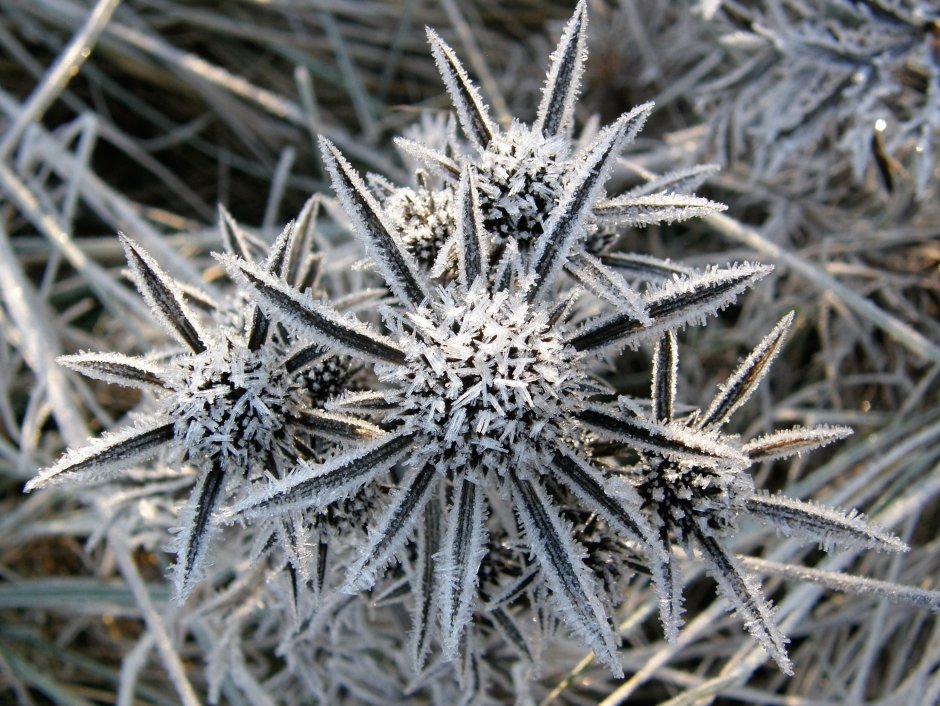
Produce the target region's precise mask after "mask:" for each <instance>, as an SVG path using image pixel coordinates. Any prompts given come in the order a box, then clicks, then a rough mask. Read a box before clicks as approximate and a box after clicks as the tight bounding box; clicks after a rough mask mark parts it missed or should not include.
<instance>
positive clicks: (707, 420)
mask: <svg viewBox="0 0 940 706" xmlns="http://www.w3.org/2000/svg"><path fill="white" fill-rule="evenodd" d="M792 323H793V314H792V313H791V314H788V315H787V316H786V317H784V319H783V320H782V321H780V322H779V323H778V324H777V325H776V326H775V327H774V329H773V330H772V331H771V332H770V333H769V334H767V336H766V337H765V338H764V340H763V341H761V342H760V343H759V344H758V345H757V346H756V347H755V348H754V350H753V351H751V353H750V354H749V355H748V356H747V357H746V358H745V359H744V361H742V362H741V364H740V365H739V366H738V368H737V369H736V370H735V371H734V372H733V373H732V374H731V376H730V377H729V378H728V380H727V381H725V383H724V384H723V385H722V386H721V387H720V389H719V391H718V393H717V394H716V395H715V397H714V398H713V399H712V401H711V403H710V404H709V405H708V407H706V408H705V410H704V411H701V410H694V411H692V412H691V413H689V414H687V415H684V416H683V417H681V418H679V417H677V416H676V414H675V411H674V405H675V398H676V381H677V372H678V365H679V357H678V342H677V340H676V337H675V335H674V334H673V333H668V334H667V335H666V336H664V337H663V338H662V339H660V341H659V342H658V343H657V345H656V348H655V351H654V354H653V380H652V394H651V405H650V409H649V418H650V419H651V420H653V421H657V422H660V423H667V424H678V425H682V426H685V427H686V428H688V429H689V430H691V431H695V432H696V433H699V434H705V435H709V436H711V437H712V438H714V439H715V440H721V441H722V442H723V443H726V444H734V441H733V440H732V439H730V438H726V437H724V436H723V435H722V434H721V428H722V427H723V426H724V425H725V424H726V423H727V422H728V421H729V420H730V418H731V416H732V415H733V414H734V412H735V411H736V410H737V409H738V408H740V407H741V406H742V405H743V404H744V403H745V402H747V400H748V399H749V398H750V397H751V395H752V394H753V393H754V391H755V390H756V389H757V386H758V384H759V383H760V381H761V379H762V378H763V377H764V376H765V375H766V374H767V372H768V371H769V369H770V366H771V364H772V362H773V360H774V358H775V357H776V355H777V352H778V351H779V350H780V347H781V345H782V344H783V340H784V338H785V336H786V332H787V330H788V329H789V328H790V325H791V324H792ZM850 433H851V430H850V429H848V428H846V427H835V426H819V427H795V428H792V429H786V430H782V431H778V432H774V433H771V434H767V435H765V436H761V437H759V438H757V439H754V440H753V441H749V442H747V443H745V444H743V445H742V446H741V447H740V449H741V452H742V454H743V455H744V457H745V459H746V463H744V464H742V465H740V466H735V467H724V468H722V467H718V466H714V465H712V466H705V465H702V464H699V463H695V462H688V461H684V460H678V461H677V460H676V459H674V458H668V457H664V456H662V455H661V454H655V453H654V454H650V453H648V452H641V454H640V456H641V460H640V462H639V463H637V464H636V465H635V466H633V467H631V468H629V469H627V471H626V472H627V474H628V476H629V477H630V478H631V480H632V483H633V485H634V487H635V488H636V491H637V493H638V494H639V495H640V497H641V498H642V499H643V509H644V513H645V514H647V515H648V516H649V517H650V522H651V524H652V525H653V526H654V527H656V528H657V530H658V532H659V534H660V537H661V538H662V540H663V544H664V545H665V546H667V547H669V546H671V545H672V542H674V541H675V542H678V543H679V544H680V545H681V546H683V547H685V548H686V551H691V549H692V548H693V547H697V548H698V549H699V551H700V552H701V556H702V558H703V559H704V561H705V563H706V565H707V566H708V569H709V572H710V573H711V575H712V577H713V578H714V579H715V581H716V583H717V584H718V588H719V590H720V591H721V593H722V595H724V596H725V597H726V598H727V599H728V600H729V601H730V602H731V604H732V605H733V606H734V609H735V611H736V612H737V614H738V615H739V616H740V617H741V618H742V619H743V620H744V623H745V625H746V626H747V629H748V631H749V632H750V633H751V634H752V635H753V636H754V637H755V638H756V639H757V640H758V641H759V642H760V643H761V645H762V646H763V647H764V649H765V650H766V651H767V654H769V655H770V656H772V657H773V658H774V660H775V661H776V662H777V664H778V665H779V666H780V668H781V669H782V670H784V671H785V672H787V673H788V674H792V668H791V665H790V661H789V658H788V657H787V653H786V647H785V643H786V638H785V637H784V636H783V635H782V634H781V632H780V631H779V629H778V628H777V626H776V624H775V623H774V619H773V614H772V610H771V607H770V604H769V602H768V601H767V600H766V599H765V598H764V597H763V595H762V594H761V591H760V587H759V586H758V585H757V583H756V579H755V578H754V577H752V576H749V575H748V574H747V572H746V571H744V569H743V568H742V567H741V565H740V562H739V561H738V560H737V559H736V558H735V556H734V554H733V553H731V552H730V551H728V549H727V548H726V547H725V546H723V544H722V538H724V537H728V536H731V535H733V534H734V532H735V530H736V528H737V523H738V518H739V517H740V516H743V515H749V516H752V517H754V518H756V519H757V520H759V521H761V522H763V523H766V524H767V525H769V526H771V527H773V528H775V529H776V530H777V531H779V532H781V533H783V534H785V535H787V536H789V535H791V534H795V535H798V536H801V537H804V538H808V539H810V540H814V541H817V542H818V543H819V544H820V545H821V546H822V547H824V548H825V549H829V548H830V547H831V546H833V545H839V546H848V547H854V548H861V547H865V548H873V549H878V550H881V551H895V552H896V551H906V550H907V546H906V545H905V544H904V543H903V542H901V541H900V540H899V539H897V538H896V537H895V536H894V535H892V534H890V533H888V532H886V531H884V530H882V529H880V528H878V527H874V526H872V525H870V524H868V523H867V522H866V521H865V519H864V518H863V517H861V516H859V515H857V514H856V513H855V512H854V511H853V512H850V513H844V512H842V511H839V510H836V509H832V508H826V507H822V506H818V505H815V504H813V503H808V502H803V501H800V500H797V499H795V498H789V497H786V496H782V495H770V494H767V493H762V492H760V491H758V490H757V489H756V488H755V487H754V482H753V480H752V478H751V476H750V475H749V474H748V473H747V470H748V468H749V467H750V466H752V465H754V464H757V463H762V462H765V461H773V460H778V459H782V458H787V457H789V456H792V455H794V454H798V453H802V452H804V451H810V450H812V449H816V448H819V447H821V446H824V445H826V444H829V443H832V442H833V441H836V440H838V439H842V438H844V437H846V436H848V435H849V434H850ZM612 450H613V451H615V452H616V451H617V450H616V449H612ZM661 571H662V574H663V576H664V577H665V580H666V581H669V582H670V583H671V586H670V589H669V591H668V595H669V596H670V597H671V598H672V600H673V601H674V602H673V604H672V605H671V606H670V607H669V613H670V615H671V616H672V617H673V619H674V622H673V623H672V625H671V626H670V627H675V628H677V627H678V625H679V614H680V612H681V606H680V602H679V601H680V599H681V594H682V589H681V579H680V577H679V576H678V574H677V573H676V564H675V562H672V563H670V564H668V565H664V566H663V568H662V570H661Z"/></svg>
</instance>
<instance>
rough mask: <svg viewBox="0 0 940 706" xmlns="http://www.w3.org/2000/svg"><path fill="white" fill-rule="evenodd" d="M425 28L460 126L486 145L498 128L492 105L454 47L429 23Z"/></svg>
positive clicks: (474, 139) (470, 135) (481, 146)
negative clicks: (481, 96) (494, 122)
mask: <svg viewBox="0 0 940 706" xmlns="http://www.w3.org/2000/svg"><path fill="white" fill-rule="evenodd" d="M425 30H426V32H427V36H428V43H429V44H430V45H431V55H432V56H433V57H434V62H435V63H436V64H437V70H438V71H439V72H440V74H441V78H443V79H444V87H445V88H446V89H447V93H448V94H449V95H450V100H451V102H452V103H453V104H454V108H455V109H456V110H457V119H458V120H459V121H460V126H461V127H462V128H463V131H464V133H465V134H466V135H467V137H469V138H470V140H471V141H472V142H473V143H474V144H475V145H476V146H477V147H478V148H484V147H486V144H487V143H488V142H489V141H490V139H491V138H492V136H493V134H494V133H495V132H496V130H495V128H494V126H493V125H492V123H491V122H490V119H489V109H488V108H487V106H486V104H485V103H484V102H483V101H482V99H481V98H480V94H479V92H478V91H477V89H476V87H475V86H474V85H473V83H471V81H470V79H469V77H468V76H467V72H466V71H465V70H464V68H463V66H462V65H461V63H460V60H459V59H458V58H457V55H456V54H454V50H453V49H451V48H450V47H449V46H448V45H447V42H445V41H444V40H443V39H441V38H440V36H439V35H438V34H437V32H435V31H434V30H433V29H431V28H430V27H426V28H425Z"/></svg>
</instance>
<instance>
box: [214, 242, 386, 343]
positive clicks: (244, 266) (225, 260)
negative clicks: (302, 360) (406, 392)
mask: <svg viewBox="0 0 940 706" xmlns="http://www.w3.org/2000/svg"><path fill="white" fill-rule="evenodd" d="M216 257H217V259H218V260H219V262H221V263H222V264H223V265H224V266H225V269H226V270H227V271H228V272H229V274H230V275H231V276H232V277H233V278H234V279H237V280H238V281H240V282H243V283H244V284H245V285H246V286H248V287H251V288H252V289H253V291H254V292H255V295H256V297H255V299H256V301H257V303H258V304H259V305H260V306H261V307H262V308H263V309H264V310H265V313H267V314H269V315H270V316H272V317H274V318H276V319H279V320H281V321H284V322H286V323H288V324H290V325H291V326H293V327H295V328H297V329H298V330H301V331H306V332H307V335H310V336H311V337H313V339H314V340H315V341H316V342H317V343H318V344H319V345H322V346H324V347H325V348H329V349H332V350H335V351H338V352H340V353H346V354H348V355H351V356H355V357H357V358H364V359H366V360H378V361H385V360H387V357H386V356H388V355H394V352H396V351H397V350H398V349H397V348H396V347H395V344H394V342H392V341H391V340H390V339H388V338H386V337H385V336H381V335H380V334H378V333H375V331H373V330H372V327H371V326H369V325H368V324H364V323H362V322H361V321H359V320H358V319H356V318H355V317H353V316H351V315H344V314H341V313H340V312H338V311H336V310H335V309H334V308H333V307H331V306H329V305H327V304H321V303H319V302H317V301H316V300H315V299H314V298H313V297H312V296H311V295H310V293H309V292H304V293H303V294H301V293H300V292H298V291H297V290H296V289H293V288H292V287H289V286H288V285H286V284H285V283H284V282H283V280H281V279H279V278H277V277H275V276H274V275H272V274H270V273H269V272H266V271H265V270H263V269H261V268H260V267H258V266H257V265H253V264H252V263H249V262H245V261H243V260H239V259H238V258H234V257H231V256H228V255H218V256H216Z"/></svg>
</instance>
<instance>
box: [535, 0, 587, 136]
mask: <svg viewBox="0 0 940 706" xmlns="http://www.w3.org/2000/svg"><path fill="white" fill-rule="evenodd" d="M587 19H588V18H587V3H586V2H585V0H579V2H578V5H577V7H576V8H575V11H574V15H573V16H572V17H571V19H570V20H568V24H566V25H565V30H564V32H563V33H562V35H561V39H560V40H559V42H558V46H557V47H556V48H555V51H553V52H552V55H551V57H550V58H549V61H550V62H551V64H550V66H549V69H548V75H547V76H546V77H545V84H544V86H543V87H542V98H541V101H540V102H539V108H538V112H537V114H536V118H535V124H534V126H533V127H534V128H535V129H536V130H538V131H539V132H545V133H547V134H548V135H560V134H565V133H566V132H567V131H568V130H569V129H570V127H571V123H572V122H573V118H574V104H575V101H577V98H578V90H579V88H580V85H581V76H582V74H583V73H584V63H585V61H586V60H587V24H588V21H587Z"/></svg>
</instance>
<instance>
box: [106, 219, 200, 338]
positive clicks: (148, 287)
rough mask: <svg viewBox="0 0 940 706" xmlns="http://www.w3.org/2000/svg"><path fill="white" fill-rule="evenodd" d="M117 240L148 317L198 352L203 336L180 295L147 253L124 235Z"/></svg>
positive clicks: (168, 277)
mask: <svg viewBox="0 0 940 706" xmlns="http://www.w3.org/2000/svg"><path fill="white" fill-rule="evenodd" d="M118 237H119V238H120V240H121V244H122V245H123V246H124V252H125V253H126V255H127V263H128V266H129V267H130V270H131V273H132V275H133V278H134V284H135V285H136V286H137V290H138V291H139V292H140V294H141V296H142V297H143V298H144V301H146V302H147V304H148V305H149V306H150V312H151V314H153V316H154V318H156V319H157V321H158V322H159V323H160V324H161V325H162V326H163V328H164V329H165V330H166V332H167V333H169V334H170V335H171V336H173V337H174V338H177V339H178V340H180V341H181V342H182V343H185V344H187V345H188V346H190V347H192V348H194V349H198V348H199V345H198V344H199V342H204V341H205V332H204V331H203V330H202V327H201V326H200V325H199V322H198V320H197V319H196V317H195V316H194V315H193V312H192V311H191V310H190V309H189V307H188V306H187V305H186V299H185V296H184V295H183V291H182V290H181V289H180V287H179V286H178V285H177V284H176V282H175V281H174V280H173V279H172V278H171V277H170V276H169V275H168V274H167V273H166V272H164V271H163V269H162V268H161V267H160V266H159V265H158V264H157V261H156V260H154V259H153V257H151V256H150V254H149V253H148V252H147V251H145V250H144V249H143V248H142V247H140V246H139V245H138V244H137V243H135V242H134V241H133V240H131V239H130V238H128V237H127V236H126V235H124V234H123V233H119V234H118ZM161 289H162V290H164V291H160V290H161Z"/></svg>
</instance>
